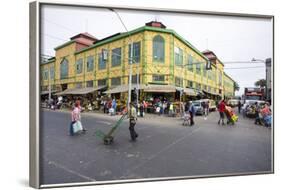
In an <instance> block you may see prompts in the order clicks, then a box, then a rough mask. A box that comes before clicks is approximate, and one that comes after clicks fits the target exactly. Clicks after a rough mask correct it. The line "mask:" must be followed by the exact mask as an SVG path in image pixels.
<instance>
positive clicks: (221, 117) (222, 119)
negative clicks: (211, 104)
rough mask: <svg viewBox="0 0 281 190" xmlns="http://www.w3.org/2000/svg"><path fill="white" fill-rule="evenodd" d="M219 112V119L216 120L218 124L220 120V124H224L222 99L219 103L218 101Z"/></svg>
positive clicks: (223, 103)
mask: <svg viewBox="0 0 281 190" xmlns="http://www.w3.org/2000/svg"><path fill="white" fill-rule="evenodd" d="M218 108H219V113H220V119H219V121H218V124H220V123H221V121H222V125H224V111H225V102H224V100H222V101H221V102H220V103H219V106H218Z"/></svg>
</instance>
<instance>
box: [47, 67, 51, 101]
mask: <svg viewBox="0 0 281 190" xmlns="http://www.w3.org/2000/svg"><path fill="white" fill-rule="evenodd" d="M48 79H49V97H48V99H49V103H50V102H51V68H50V67H49V68H48Z"/></svg>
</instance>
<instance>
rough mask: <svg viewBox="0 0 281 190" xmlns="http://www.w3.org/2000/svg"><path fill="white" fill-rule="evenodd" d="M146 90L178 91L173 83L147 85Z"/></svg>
mask: <svg viewBox="0 0 281 190" xmlns="http://www.w3.org/2000/svg"><path fill="white" fill-rule="evenodd" d="M144 91H145V92H167V93H169V92H176V87H175V86H173V85H153V84H149V85H146V86H145V88H144Z"/></svg>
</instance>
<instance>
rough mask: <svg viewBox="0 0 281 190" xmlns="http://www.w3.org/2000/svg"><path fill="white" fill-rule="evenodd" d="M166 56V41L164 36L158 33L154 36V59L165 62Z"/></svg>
mask: <svg viewBox="0 0 281 190" xmlns="http://www.w3.org/2000/svg"><path fill="white" fill-rule="evenodd" d="M164 58H165V42H164V38H163V37H162V36H160V35H157V36H155V37H154V38H153V61H161V62H164Z"/></svg>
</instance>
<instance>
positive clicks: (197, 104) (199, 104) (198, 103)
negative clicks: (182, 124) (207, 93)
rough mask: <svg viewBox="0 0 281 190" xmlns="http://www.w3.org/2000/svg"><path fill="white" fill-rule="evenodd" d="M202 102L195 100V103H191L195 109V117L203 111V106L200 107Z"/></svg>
mask: <svg viewBox="0 0 281 190" xmlns="http://www.w3.org/2000/svg"><path fill="white" fill-rule="evenodd" d="M202 102H203V101H202V100H195V101H192V104H193V106H194V109H195V114H196V115H203V113H204V109H203V106H202Z"/></svg>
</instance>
